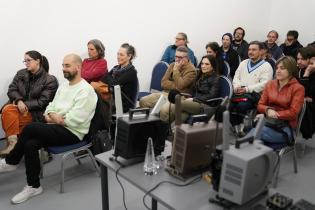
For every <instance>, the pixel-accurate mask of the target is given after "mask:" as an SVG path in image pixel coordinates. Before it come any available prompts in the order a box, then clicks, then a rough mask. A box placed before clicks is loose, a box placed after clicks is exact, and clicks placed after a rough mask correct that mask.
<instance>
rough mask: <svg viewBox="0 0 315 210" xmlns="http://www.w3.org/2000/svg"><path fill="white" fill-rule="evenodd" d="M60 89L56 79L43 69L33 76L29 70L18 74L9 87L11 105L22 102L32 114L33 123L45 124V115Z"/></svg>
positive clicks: (23, 70)
mask: <svg viewBox="0 0 315 210" xmlns="http://www.w3.org/2000/svg"><path fill="white" fill-rule="evenodd" d="M57 88H58V81H57V79H56V77H54V76H52V75H50V74H48V73H47V72H46V71H45V70H44V69H43V68H40V69H39V71H38V72H36V73H35V74H32V73H31V72H30V71H28V70H27V69H22V70H20V71H18V72H17V73H16V75H15V76H14V78H13V81H12V83H11V84H10V85H9V90H8V97H9V99H10V103H17V102H18V101H19V100H22V101H23V102H24V103H25V105H26V106H27V108H28V110H29V112H31V114H32V118H33V122H44V116H43V113H44V111H45V109H46V106H47V105H48V103H49V102H50V101H52V100H53V98H54V96H55V93H56V91H57Z"/></svg>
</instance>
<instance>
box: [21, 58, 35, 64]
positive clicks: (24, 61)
mask: <svg viewBox="0 0 315 210" xmlns="http://www.w3.org/2000/svg"><path fill="white" fill-rule="evenodd" d="M32 60H34V59H25V60H23V63H24V64H27V63H30V62H31V61H32Z"/></svg>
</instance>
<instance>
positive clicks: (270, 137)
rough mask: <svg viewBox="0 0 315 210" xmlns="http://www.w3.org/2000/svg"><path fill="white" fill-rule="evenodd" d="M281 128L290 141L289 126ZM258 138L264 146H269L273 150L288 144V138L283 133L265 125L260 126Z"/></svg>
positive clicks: (291, 138)
mask: <svg viewBox="0 0 315 210" xmlns="http://www.w3.org/2000/svg"><path fill="white" fill-rule="evenodd" d="M282 130H283V131H284V132H286V133H287V134H288V137H289V141H292V140H293V137H292V132H291V128H290V127H283V128H282ZM260 140H262V141H263V142H264V144H265V145H266V146H268V147H271V148H273V149H274V150H279V149H281V148H283V147H285V146H287V145H288V140H287V139H286V137H285V135H283V134H282V133H280V132H278V131H276V130H274V129H272V128H270V127H267V126H264V127H263V128H262V131H261V135H260Z"/></svg>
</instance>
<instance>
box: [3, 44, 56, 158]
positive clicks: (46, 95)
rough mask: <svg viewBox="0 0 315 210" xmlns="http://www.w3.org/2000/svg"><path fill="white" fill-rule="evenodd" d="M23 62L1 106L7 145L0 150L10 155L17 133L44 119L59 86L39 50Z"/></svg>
mask: <svg viewBox="0 0 315 210" xmlns="http://www.w3.org/2000/svg"><path fill="white" fill-rule="evenodd" d="M23 63H24V64H25V66H26V68H24V69H21V70H19V71H18V72H17V73H16V75H15V76H14V78H13V81H12V82H11V84H10V85H9V90H8V93H7V94H8V97H9V102H8V103H7V104H6V105H4V106H3V107H2V109H1V120H2V128H3V130H4V132H5V135H6V139H7V144H6V147H5V148H4V149H2V150H1V151H0V155H1V156H5V155H7V154H8V153H9V152H10V151H11V150H12V149H13V148H14V146H15V144H16V143H17V141H18V135H19V134H20V133H21V131H22V129H23V128H24V126H25V125H27V124H29V123H30V122H44V121H45V120H44V116H43V113H44V111H45V108H46V106H47V105H48V103H49V102H50V101H52V99H53V98H54V96H55V93H56V91H57V88H58V81H57V79H56V77H54V76H52V75H50V74H49V73H48V70H49V64H48V60H47V59H46V57H45V56H42V55H41V54H40V53H39V52H37V51H34V50H32V51H28V52H26V53H25V55H24V60H23Z"/></svg>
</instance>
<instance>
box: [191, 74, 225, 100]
mask: <svg viewBox="0 0 315 210" xmlns="http://www.w3.org/2000/svg"><path fill="white" fill-rule="evenodd" d="M200 73H201V72H199V74H200ZM219 88H220V87H219V76H218V75H217V74H215V73H211V74H203V75H200V76H198V79H197V81H196V85H195V96H194V100H195V101H197V102H206V101H207V100H209V99H212V98H216V97H219ZM206 104H208V103H206ZM208 105H212V104H211V103H210V104H208Z"/></svg>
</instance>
